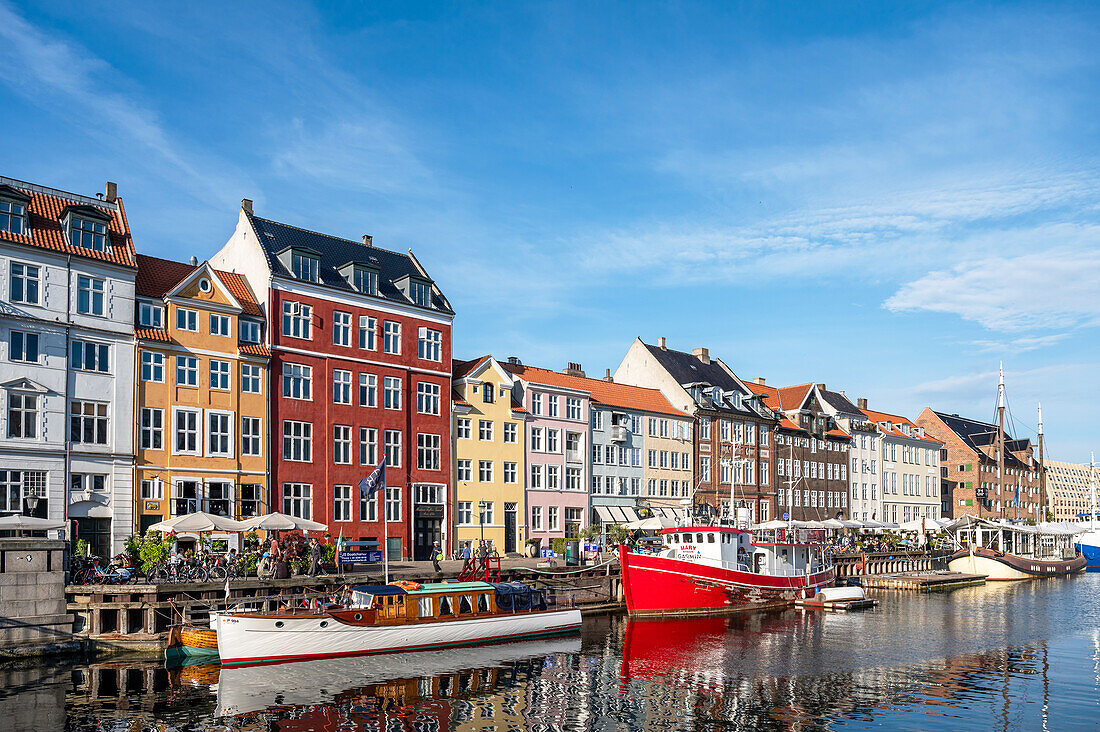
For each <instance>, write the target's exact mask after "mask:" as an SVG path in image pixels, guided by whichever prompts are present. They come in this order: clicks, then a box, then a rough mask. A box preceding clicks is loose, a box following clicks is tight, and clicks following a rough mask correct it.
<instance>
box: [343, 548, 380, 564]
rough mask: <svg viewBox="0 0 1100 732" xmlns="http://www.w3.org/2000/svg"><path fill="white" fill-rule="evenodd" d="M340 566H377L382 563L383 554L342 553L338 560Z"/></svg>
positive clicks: (367, 552) (363, 552)
mask: <svg viewBox="0 0 1100 732" xmlns="http://www.w3.org/2000/svg"><path fill="white" fill-rule="evenodd" d="M337 561H338V562H340V564H376V563H378V562H381V561H382V552H377V551H346V552H340V553H339V557H338V559H337Z"/></svg>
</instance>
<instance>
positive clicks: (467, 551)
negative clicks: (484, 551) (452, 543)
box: [462, 541, 470, 561]
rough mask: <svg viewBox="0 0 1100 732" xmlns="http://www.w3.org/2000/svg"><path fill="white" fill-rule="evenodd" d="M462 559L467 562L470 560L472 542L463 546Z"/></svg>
mask: <svg viewBox="0 0 1100 732" xmlns="http://www.w3.org/2000/svg"><path fill="white" fill-rule="evenodd" d="M462 558H463V559H465V560H466V561H469V560H470V542H468V541H467V542H465V543H463V544H462Z"/></svg>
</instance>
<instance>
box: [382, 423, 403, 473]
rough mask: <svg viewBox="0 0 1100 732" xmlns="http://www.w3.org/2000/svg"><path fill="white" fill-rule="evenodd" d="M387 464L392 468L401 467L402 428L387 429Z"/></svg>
mask: <svg viewBox="0 0 1100 732" xmlns="http://www.w3.org/2000/svg"><path fill="white" fill-rule="evenodd" d="M383 436H384V437H385V440H386V465H388V466H389V467H391V468H400V467H401V430H386V431H385V433H384V435H383Z"/></svg>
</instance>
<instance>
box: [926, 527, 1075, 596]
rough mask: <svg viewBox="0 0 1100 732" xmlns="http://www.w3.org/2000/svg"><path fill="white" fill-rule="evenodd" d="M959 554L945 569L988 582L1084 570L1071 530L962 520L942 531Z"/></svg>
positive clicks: (956, 554) (952, 556)
mask: <svg viewBox="0 0 1100 732" xmlns="http://www.w3.org/2000/svg"><path fill="white" fill-rule="evenodd" d="M945 528H946V529H947V530H948V531H949V532H951V533H952V534H954V536H955V541H956V543H957V544H958V547H959V549H958V551H956V552H955V553H954V554H952V555H951V558H950V559H949V560H948V563H947V568H948V569H949V570H951V571H952V572H959V573H962V574H976V575H984V576H985V578H986V580H987V581H989V582H997V581H1008V580H1025V579H1035V578H1037V577H1056V576H1058V575H1064V574H1073V573H1075V572H1080V571H1082V570H1083V569H1085V557H1084V556H1082V555H1081V553H1080V552H1079V551H1077V550H1076V549H1075V548H1074V546H1073V534H1074V530H1073V529H1066V528H1064V527H1060V526H1053V525H1039V526H1028V525H1026V524H1010V523H1007V522H1005V521H988V520H986V519H979V518H977V517H975V516H963V517H962V518H960V519H957V520H956V521H955V522H953V523H952V524H949V525H948V526H947V527H945Z"/></svg>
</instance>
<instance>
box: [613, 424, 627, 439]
mask: <svg viewBox="0 0 1100 732" xmlns="http://www.w3.org/2000/svg"><path fill="white" fill-rule="evenodd" d="M628 437H630V433H629V432H628V431H627V429H626V425H621V424H617V425H614V426H612V428H611V441H612V442H626V441H627V438H628Z"/></svg>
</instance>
